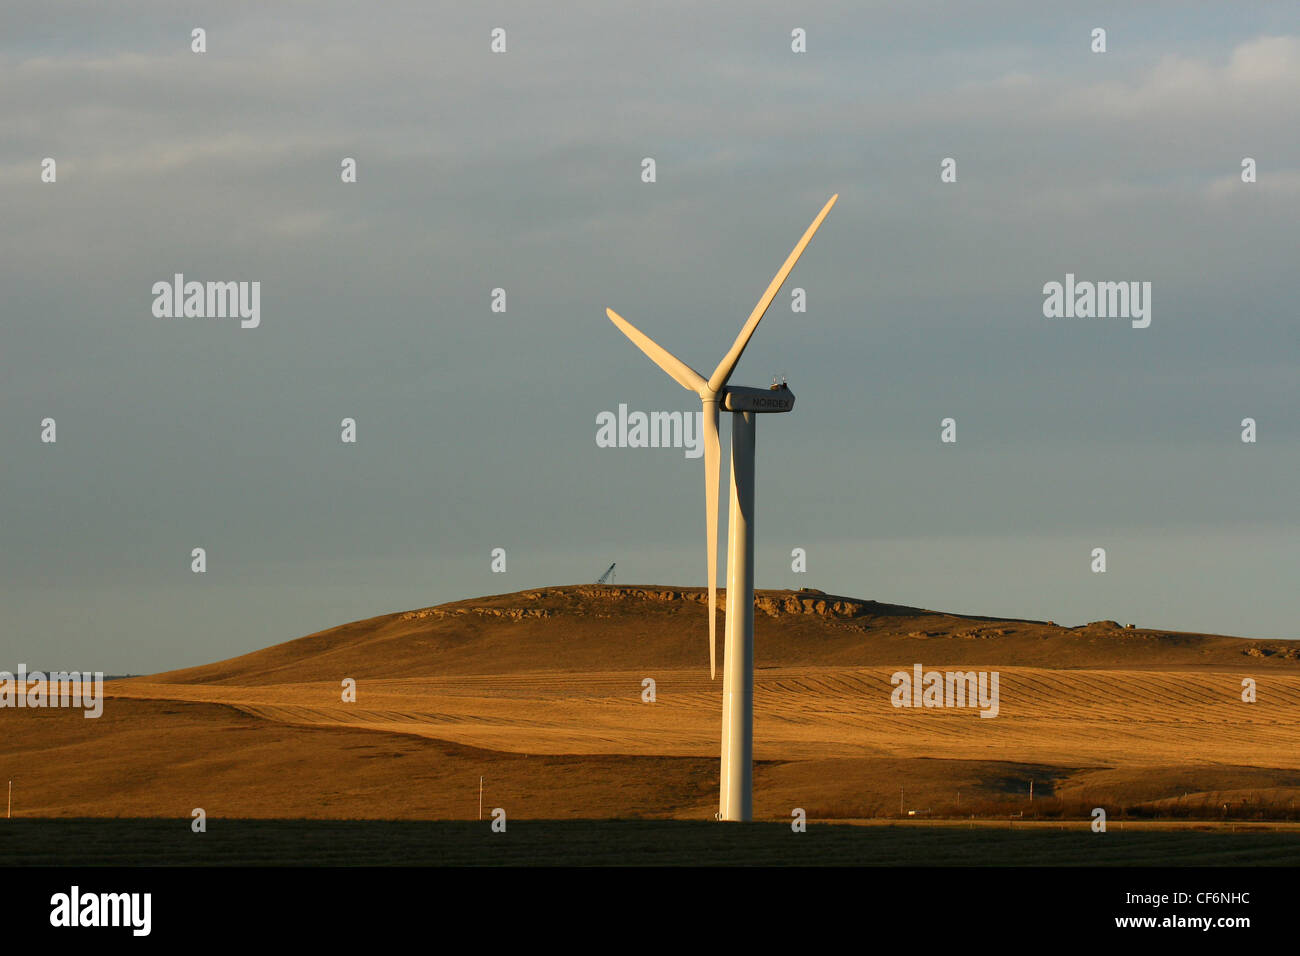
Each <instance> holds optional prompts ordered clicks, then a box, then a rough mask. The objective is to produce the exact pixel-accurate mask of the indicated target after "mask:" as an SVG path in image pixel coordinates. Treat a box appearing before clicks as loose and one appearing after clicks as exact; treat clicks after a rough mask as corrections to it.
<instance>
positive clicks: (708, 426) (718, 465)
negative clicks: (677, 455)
mask: <svg viewBox="0 0 1300 956" xmlns="http://www.w3.org/2000/svg"><path fill="white" fill-rule="evenodd" d="M703 404H704V518H705V521H706V522H707V523H708V527H707V535H708V541H709V680H715V679H716V678H717V676H718V482H719V480H720V479H721V477H722V461H721V452H720V449H719V447H718V445H719V442H718V402H717V400H716V399H714V400H713V401H707V400H706V401H705V402H704V403H703Z"/></svg>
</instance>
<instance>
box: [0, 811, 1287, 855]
mask: <svg viewBox="0 0 1300 956" xmlns="http://www.w3.org/2000/svg"><path fill="white" fill-rule="evenodd" d="M0 832H5V838H4V839H3V840H0V866H5V867H8V866H67V865H75V866H683V865H684V866H712V865H756V866H863V865H877V866H1283V865H1289V866H1295V865H1300V832H1295V831H1289V832H1284V831H1256V832H1249V833H1242V832H1236V833H1233V832H1226V831H1222V830H1219V831H1205V830H1199V831H1198V830H1180V831H1173V832H1170V831H1149V830H1147V831H1144V830H1133V829H1130V830H1128V831H1122V830H1116V829H1114V828H1112V829H1111V831H1110V832H1108V833H1104V834H1095V833H1092V832H1090V831H1089V830H1088V829H1087V827H1086V824H1081V825H1076V827H1075V828H1074V829H1071V830H1068V831H1064V830H1055V829H1046V828H1036V829H1030V828H1028V827H1025V828H1016V829H1011V828H1007V829H1002V828H994V827H976V828H973V829H967V828H964V827H960V826H956V827H953V826H948V827H943V826H911V825H909V826H851V825H833V824H811V825H810V826H809V827H808V831H807V832H806V833H794V832H792V831H791V829H790V826H789V825H788V824H784V823H754V824H746V825H743V826H740V825H727V826H721V825H718V824H716V823H703V822H701V823H695V822H680V821H582V820H578V821H537V820H523V821H518V822H512V823H510V824H509V827H508V831H507V832H506V833H492V832H491V830H490V829H489V825H488V824H487V823H486V822H484V823H465V822H424V821H418V822H412V821H317V820H209V821H208V832H206V833H192V832H191V831H190V823H189V821H188V820H184V819H180V820H139V819H131V820H125V819H119V820H104V819H98V820H66V819H60V820H33V819H25V820H10V821H4V823H3V831H0Z"/></svg>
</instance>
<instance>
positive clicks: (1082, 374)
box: [0, 0, 1300, 673]
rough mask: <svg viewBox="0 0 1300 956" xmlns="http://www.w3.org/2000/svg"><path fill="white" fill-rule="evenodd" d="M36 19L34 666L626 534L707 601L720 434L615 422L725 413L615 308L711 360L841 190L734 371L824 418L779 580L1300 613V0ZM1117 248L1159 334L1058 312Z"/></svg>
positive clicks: (787, 491) (119, 656) (3, 364)
mask: <svg viewBox="0 0 1300 956" xmlns="http://www.w3.org/2000/svg"><path fill="white" fill-rule="evenodd" d="M0 19H2V21H3V22H2V23H0V27H2V29H0V35H2V36H3V38H4V39H3V41H0V43H2V45H0V77H3V82H2V83H0V129H2V130H3V136H0V209H3V216H2V217H0V253H2V254H0V279H2V281H3V288H4V298H3V303H4V304H3V309H0V449H3V465H2V466H0V542H2V546H0V607H3V613H2V614H0V669H8V670H14V669H16V668H17V666H18V665H19V664H20V663H25V664H27V665H28V666H29V667H45V668H54V667H65V668H80V669H86V670H90V669H98V670H104V671H107V672H109V673H149V672H155V671H160V670H166V669H171V668H176V667H182V666H188V665H193V664H199V663H204V662H207V661H212V660H218V659H222V658H226V657H230V656H233V655H236V654H241V653H246V652H248V651H251V650H255V649H257V648H260V647H265V646H268V645H271V644H275V643H279V642H281V641H285V640H290V639H292V638H295V637H299V636H302V635H304V634H308V633H312V632H314V631H317V630H320V629H323V628H327V627H331V626H333V625H336V624H341V623H344V622H347V621H351V620H356V619H360V618H365V617H370V616H374V615H379V614H385V613H389V612H394V611H401V610H406V609H410V608H414V607H423V606H428V605H432V604H438V603H442V602H445V601H453V600H461V599H465V598H471V597H475V596H480V595H486V594H495V593H503V592H510V591H517V590H522V589H526V588H532V587H538V586H543V585H555V584H571V583H582V582H589V581H593V580H595V579H596V577H597V576H599V575H600V574H601V573H602V572H603V571H604V570H605V568H606V567H608V565H609V564H610V563H611V562H617V581H618V582H619V583H630V584H634V583H653V584H674V585H696V586H699V585H703V584H704V583H705V580H706V579H705V561H704V533H703V532H704V528H703V513H704V506H703V488H702V484H703V462H702V460H701V459H699V458H689V457H687V456H686V454H685V453H684V451H683V450H682V449H679V448H630V447H621V448H602V447H599V446H598V445H597V443H596V433H597V421H596V420H597V416H598V415H599V414H600V413H601V412H603V411H614V412H617V410H618V408H619V405H620V404H625V405H626V406H627V407H628V408H629V409H631V410H643V411H647V412H648V411H655V410H660V411H672V410H680V411H684V412H685V411H694V410H696V409H698V407H699V404H698V400H697V399H696V398H695V397H694V396H693V395H692V394H690V393H688V392H686V391H684V390H682V389H681V388H680V387H679V386H677V385H676V384H675V383H674V382H673V381H672V380H671V379H669V378H668V377H667V376H666V375H665V374H664V373H663V372H661V371H660V370H659V369H658V368H656V367H655V366H654V365H653V364H652V363H651V362H650V361H649V360H648V359H646V358H645V356H643V355H642V354H641V353H640V352H639V351H638V350H637V349H636V348H635V347H633V346H632V344H631V343H630V342H628V341H627V340H626V339H625V338H624V337H623V336H622V335H621V334H620V333H619V332H618V330H617V329H616V328H615V327H614V326H613V325H611V324H610V322H609V321H608V320H607V319H606V317H605V314H604V310H605V308H606V307H607V306H608V307H613V308H614V309H616V310H617V311H619V312H620V313H621V314H622V315H623V316H625V317H626V318H627V319H628V320H629V321H631V322H633V323H634V324H636V325H637V326H638V327H640V328H641V329H642V330H643V331H644V332H646V334H648V335H650V336H651V337H652V338H654V339H655V340H656V341H658V342H660V343H661V344H662V345H664V346H665V347H666V348H668V349H670V350H671V351H673V352H674V353H675V354H677V355H678V356H680V357H681V358H682V359H683V360H684V361H686V362H688V363H689V364H691V365H693V366H695V367H696V368H698V369H700V370H702V371H703V372H705V373H706V374H707V373H708V372H709V371H711V370H712V368H713V366H714V365H715V364H716V363H717V362H718V360H719V359H720V358H721V356H722V354H723V353H724V352H725V350H726V349H727V347H728V346H729V345H730V343H731V341H732V339H733V338H734V336H735V335H736V333H737V332H738V330H739V329H740V326H741V325H742V324H743V322H744V321H745V319H746V317H748V315H749V313H750V310H751V309H752V308H753V306H754V303H755V302H756V301H757V299H758V297H759V296H760V294H761V293H762V292H763V290H764V289H765V287H766V286H767V284H768V282H769V281H770V280H771V278H772V276H773V274H774V273H775V272H776V270H777V268H778V267H779V266H780V264H781V263H782V261H783V260H784V259H785V257H786V255H787V254H788V253H789V251H790V249H791V248H792V247H793V245H794V244H795V242H796V241H797V240H798V238H799V236H800V235H801V234H802V232H803V230H804V229H805V228H807V225H808V223H809V222H811V220H812V218H813V217H814V215H815V214H816V213H817V211H818V210H819V209H820V208H821V206H822V205H823V203H825V201H826V199H827V198H828V197H829V196H830V195H831V194H832V193H838V194H839V196H840V199H839V202H838V204H837V205H836V207H835V208H834V210H833V211H832V212H831V214H830V216H829V217H828V219H827V220H826V222H825V224H824V225H823V226H822V228H821V230H820V231H819V233H818V234H817V236H816V238H815V239H814V240H813V242H812V244H811V246H810V247H809V248H808V250H807V252H806V253H805V254H804V256H803V258H802V260H801V261H800V263H799V265H798V266H797V268H796V269H795V271H794V273H793V275H792V276H791V278H790V280H789V281H788V282H787V284H786V287H785V288H784V289H783V290H782V292H781V293H780V294H779V295H778V296H777V298H776V300H775V302H774V304H773V305H772V307H771V309H770V310H769V311H768V313H767V315H766V317H765V319H764V321H763V323H762V325H761V326H760V327H759V329H758V332H757V333H756V335H755V337H754V339H753V340H752V342H751V344H750V346H749V348H748V350H747V351H746V352H745V355H744V357H743V359H742V360H741V363H740V365H739V367H738V369H737V373H736V374H735V376H734V377H733V379H732V381H733V383H735V384H748V385H757V386H765V385H767V384H768V383H769V382H771V381H772V376H773V375H785V376H786V377H787V378H788V380H789V382H790V385H791V387H792V389H793V390H794V392H795V394H796V396H797V398H798V403H797V405H796V407H795V409H794V411H793V413H792V414H790V415H767V416H763V417H762V418H761V419H760V421H759V425H758V436H757V448H758V483H757V489H758V490H757V520H756V554H757V557H756V561H757V579H756V584H757V586H758V587H760V588H786V587H814V588H820V589H822V590H825V591H829V592H832V593H838V594H845V595H850V596H854V597H864V598H872V599H876V600H881V601H888V602H893V603H902V604H911V605H918V606H922V607H928V608H935V609H939V610H947V611H955V612H962V613H972V614H982V615H999V616H1013V617H1029V618H1034V619H1041V620H1054V621H1056V622H1058V623H1062V624H1069V625H1075V624H1081V623H1086V622H1088V621H1093V620H1100V619H1114V620H1118V621H1120V622H1121V623H1136V624H1138V625H1139V626H1144V627H1158V628H1169V629H1178V630H1190V631H1202V632H1213V633H1228V634H1239V635H1244V636H1250V637H1260V638H1294V637H1297V636H1300V634H1298V632H1297V624H1296V621H1297V615H1296V603H1297V593H1298V592H1297V588H1296V586H1295V582H1296V578H1297V570H1298V569H1300V544H1298V543H1297V542H1298V541H1300V537H1298V536H1297V532H1298V531H1300V513H1298V510H1297V495H1296V489H1297V475H1298V474H1300V443H1298V442H1297V439H1298V438H1300V421H1298V420H1297V414H1296V409H1297V402H1296V397H1297V388H1298V386H1300V374H1298V371H1300V361H1298V358H1297V356H1298V355H1300V349H1298V344H1300V336H1298V334H1297V315H1296V303H1297V295H1296V282H1297V278H1296V223H1297V222H1300V95H1298V93H1300V7H1297V6H1296V5H1295V4H1287V3H1253V4H1252V3H1243V4H1231V5H1230V4H1198V3H1159V2H1153V3H1144V4H1140V5H1135V4H1129V3H1087V4H1083V3H1077V4H1041V3H1032V2H1024V3H1020V2H1016V3H990V4H980V5H972V4H964V3H948V4H939V3H924V2H921V3H913V4H878V3H862V2H854V3H849V2H843V3H840V2H835V3H806V4H798V5H793V4H779V3H762V2H760V3H746V4H738V3H718V4H708V5H700V4H692V3H676V2H673V3H647V4H637V5H625V4H609V3H604V2H574V3H565V4H561V5H554V6H553V5H538V4H525V3H518V4H501V3H495V4H494V3H482V4H471V5H452V4H428V3H398V2H395V3H385V4H374V5H358V4H345V3H328V2H318V3H317V2H314V3H223V4H200V3H172V2H168V3H163V2H157V3H126V4H113V5H103V4H97V3H61V4H48V3H43V2H41V3H38V2H30V0H10V2H7V3H6V4H5V10H4V12H3V14H0ZM196 27H201V28H203V29H204V30H205V31H206V43H207V48H206V52H204V53H195V52H193V51H192V50H191V36H192V34H191V31H192V30H193V29H194V28H196ZM498 27H499V28H502V29H504V30H505V42H506V50H505V52H504V53H494V52H492V50H491V42H492V36H491V35H492V31H493V30H494V29H495V28H498ZM1097 27H1100V28H1103V29H1105V30H1106V46H1107V49H1106V52H1104V53H1096V52H1093V51H1092V45H1093V40H1092V31H1093V29H1094V28H1097ZM796 28H797V29H802V30H804V31H805V32H806V46H807V52H804V53H795V52H793V51H792V49H791V44H792V39H791V32H792V31H793V30H795V29H796ZM46 157H50V158H53V159H55V161H56V164H57V165H56V176H57V178H56V181H55V182H52V183H51V182H43V181H42V160H43V159H44V158H46ZM345 157H351V158H353V159H355V160H356V164H357V177H356V179H357V181H356V182H355V183H344V182H343V181H342V177H341V163H342V161H343V159H344V158H345ZM647 157H649V158H652V159H654V161H655V181H654V182H645V181H643V160H644V159H645V158H647ZM949 157H950V158H952V159H954V160H955V161H956V181H955V182H941V177H940V164H941V161H942V160H944V159H945V158H949ZM1244 157H1251V158H1253V159H1254V160H1255V161H1256V164H1257V181H1256V182H1254V183H1243V182H1242V178H1241V164H1242V160H1243V158H1244ZM175 273H183V274H184V275H185V277H186V279H187V280H198V281H247V282H252V281H257V282H259V283H260V290H261V309H260V324H259V325H258V326H257V327H256V328H241V325H240V322H239V320H238V319H230V318H194V317H190V318H185V317H181V318H160V317H157V316H156V315H155V314H154V311H153V309H152V304H153V299H154V296H153V293H152V287H153V285H154V283H156V282H159V281H170V280H171V278H172V276H173V275H174V274H175ZM1067 274H1074V275H1075V276H1077V278H1078V279H1079V280H1091V281H1137V282H1150V283H1151V288H1152V293H1151V323H1150V325H1149V326H1148V327H1146V328H1134V327H1132V325H1131V323H1130V322H1129V321H1127V320H1125V319H1113V318H1112V319H1100V318H1070V319H1065V318H1047V317H1045V316H1044V313H1043V303H1044V293H1043V287H1044V285H1045V284H1046V283H1049V282H1053V281H1056V282H1064V281H1065V277H1066V275H1067ZM796 287H798V288H802V289H803V290H805V294H806V303H807V308H806V311H804V312H796V311H794V310H793V308H792V298H791V290H792V289H794V288H796ZM498 288H500V289H504V290H505V293H506V299H505V301H506V307H505V311H504V312H500V311H493V310H492V290H493V289H498ZM723 417H724V423H723V443H724V449H725V448H726V447H727V446H726V443H727V441H728V434H729V424H728V423H727V422H726V421H725V419H726V417H727V416H725V415H724V416H723ZM949 417H951V418H953V419H954V420H955V421H956V437H957V440H956V442H955V443H944V442H942V441H941V440H940V423H941V421H942V420H943V419H945V418H949ZM1247 417H1250V418H1253V419H1255V421H1256V423H1257V425H1256V427H1257V440H1256V441H1255V442H1254V443H1244V442H1243V441H1242V440H1241V435H1242V425H1241V422H1242V419H1243V418H1247ZM46 418H53V419H54V420H55V422H56V441H54V442H53V443H50V442H47V441H42V424H41V423H42V421H43V420H44V419H46ZM344 418H353V419H355V421H356V422H357V435H356V437H357V441H356V442H355V443H345V442H343V441H341V438H340V436H341V424H340V423H341V421H342V420H343V419H344ZM724 461H725V451H724ZM725 500H726V499H725V497H724V498H723V501H724V502H725ZM722 533H723V535H724V536H725V517H724V518H723V529H722ZM724 540H725V539H724ZM199 547H201V548H203V549H204V550H205V553H206V561H207V565H206V571H204V572H203V573H195V572H194V571H193V570H192V560H193V559H192V557H191V555H192V551H193V549H194V548H199ZM496 548H501V549H504V552H505V571H504V572H494V571H493V570H492V563H493V558H492V554H493V549H496ZM795 548H802V549H804V552H805V553H806V556H807V557H806V563H807V570H806V572H804V573H799V572H797V571H795V570H793V569H792V556H791V555H792V551H793V550H794V549H795ZM1095 548H1104V549H1105V552H1106V570H1105V572H1104V573H1097V572H1094V571H1093V569H1092V568H1093V563H1094V559H1093V550H1094V549H1095ZM723 550H724V554H725V547H724V549H723ZM722 574H723V572H722V571H721V570H720V577H721V576H722ZM700 627H701V645H700V646H701V650H702V652H703V650H704V648H705V646H706V644H707V637H706V633H707V632H706V629H705V624H704V620H703V616H701V624H700ZM759 651H760V654H761V648H760V649H759ZM702 659H703V657H702ZM539 666H540V664H539Z"/></svg>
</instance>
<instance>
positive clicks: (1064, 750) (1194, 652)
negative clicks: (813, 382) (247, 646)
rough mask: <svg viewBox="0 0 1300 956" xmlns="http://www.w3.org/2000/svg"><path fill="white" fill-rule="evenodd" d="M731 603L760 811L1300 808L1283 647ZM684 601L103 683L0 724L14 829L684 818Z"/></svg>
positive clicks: (489, 618) (358, 626) (696, 628)
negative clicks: (265, 821) (902, 688)
mask: <svg viewBox="0 0 1300 956" xmlns="http://www.w3.org/2000/svg"><path fill="white" fill-rule="evenodd" d="M757 603H758V607H759V613H758V614H757V615H756V617H757V621H756V662H757V676H756V690H755V701H756V703H755V711H756V717H755V741H756V742H755V755H756V759H757V761H758V765H757V767H756V770H755V813H756V816H758V817H760V818H768V819H782V818H783V819H787V820H788V819H789V816H790V812H791V809H792V808H794V807H802V808H804V809H805V810H806V811H807V813H808V816H809V818H810V819H812V820H817V819H862V818H868V819H870V818H881V817H884V816H894V817H897V816H898V814H899V811H900V789H901V791H902V798H901V801H902V808H903V809H904V810H907V809H916V810H919V811H928V813H929V815H932V816H934V817H941V816H949V817H952V816H968V815H969V814H970V813H977V814H979V815H981V816H984V817H992V816H1005V815H1007V814H1013V813H1019V812H1024V813H1025V818H1026V820H1028V819H1029V818H1032V817H1033V816H1035V815H1039V816H1043V815H1047V816H1054V815H1059V814H1065V815H1067V816H1074V817H1078V816H1080V815H1082V814H1085V813H1086V811H1087V809H1088V808H1090V807H1093V806H1104V807H1106V808H1107V810H1108V813H1110V814H1112V818H1114V817H1115V815H1120V816H1128V817H1129V818H1130V819H1132V818H1133V817H1134V816H1140V815H1145V814H1151V815H1160V816H1178V815H1186V816H1190V817H1194V818H1202V819H1213V818H1218V817H1225V816H1226V817H1227V818H1235V819H1252V818H1263V817H1272V818H1281V817H1285V816H1287V814H1288V813H1289V812H1290V811H1291V810H1292V809H1295V810H1297V811H1300V720H1297V714H1298V713H1300V655H1297V647H1300V645H1297V644H1294V643H1291V642H1285V641H1273V642H1270V641H1251V640H1244V639H1239V638H1229V637H1218V636H1213V635H1194V634H1178V633H1171V632H1167V631H1160V630H1151V629H1124V628H1121V627H1118V626H1117V625H1114V624H1113V623H1109V622H1101V623H1098V624H1095V625H1089V626H1087V627H1081V628H1073V629H1069V628H1062V627H1057V626H1056V625H1053V624H1049V623H1044V622H1033V621H1016V620H1000V619H993V618H975V617H969V616H959V615H952V614H940V613H936V612H930V611H924V610H920V609H915V608H903V607H898V606H894V605H884V604H877V603H875V602H870V601H859V600H856V599H847V598H836V597H832V596H827V595H821V594H820V593H802V592H788V591H787V592H760V593H759V595H758V597H757ZM702 604H703V593H702V592H701V591H700V590H699V589H680V588H675V589H669V588H637V587H625V586H620V587H565V588H548V589H544V590H538V591H529V592H522V593H519V594H509V595H500V596H495V597H490V598H482V599H477V600H473V601H463V602H458V603H455V604H450V605H443V606H441V607H439V608H426V609H423V610H420V611H413V612H406V613H404V614H394V615H387V616H384V617H378V618H371V619H369V620H365V621H358V622H354V623H351V624H346V625H343V626H341V627H337V628H333V629H331V630H328V631H323V632H321V633H319V634H315V635H311V636H309V637H305V638H301V639H300V640H296V641H290V642H288V643H286V644H280V645H276V646H274V647H271V648H267V649H265V650H262V651H258V652H255V653H253V654H248V655H245V656H243V657H239V658H234V659H232V660H228V661H222V662H219V663H215V664H210V665H206V666H203V667H197V668H191V669H188V670H183V671H174V672H171V673H166V674H158V675H153V676H151V677H147V678H132V679H129V680H121V681H112V682H110V683H109V684H107V685H106V688H105V690H106V694H107V697H108V699H107V701H106V703H105V708H104V715H103V717H101V718H100V719H98V720H86V719H84V718H83V717H82V716H81V713H80V711H76V710H12V709H6V710H4V711H0V721H2V722H3V729H4V733H3V734H0V779H10V778H12V779H13V781H14V815H15V816H23V817H86V816H111V817H117V816H123V817H188V816H189V815H190V811H191V809H192V808H194V807H203V808H204V809H205V810H206V811H207V813H208V815H209V817H249V818H254V817H260V818H266V817H281V818H284V817H305V818H338V819H474V818H476V817H477V815H478V786H479V777H480V776H482V777H484V778H485V797H484V801H485V807H486V808H487V809H488V810H489V811H490V810H491V808H493V807H497V806H500V807H504V808H506V810H507V813H508V814H509V815H510V817H511V818H512V819H527V818H538V819H566V818H602V817H667V818H683V819H709V818H711V817H712V815H713V812H714V810H715V809H716V802H717V783H718V749H719V736H720V725H719V718H720V706H721V704H720V694H721V680H720V679H719V680H718V681H717V682H711V681H710V680H709V677H708V670H707V667H708V651H707V646H706V640H707V628H706V620H705V611H704V609H703V606H702ZM719 634H721V627H719ZM719 651H721V648H719ZM916 662H920V663H922V664H924V665H925V667H926V668H927V669H939V670H947V669H958V668H960V669H965V670H971V669H981V670H990V669H994V670H998V671H999V672H1000V674H1001V687H1000V691H1001V693H1000V697H1001V707H1000V713H999V715H998V717H997V718H995V719H992V720H989V719H981V718H980V717H979V716H978V711H977V710H974V709H967V710H945V709H938V710H909V709H895V708H894V707H892V706H891V704H890V692H891V689H892V688H891V686H890V674H891V673H892V672H894V671H895V670H910V668H911V665H912V664H913V663H916ZM347 677H351V678H354V679H356V681H357V702H356V703H354V704H345V703H342V702H341V700H340V689H341V688H340V683H341V681H342V680H343V679H344V678H347ZM647 677H649V678H653V679H654V680H655V682H656V695H657V699H656V701H655V702H654V703H653V704H650V703H643V702H642V700H641V682H642V679H643V678H647ZM1245 677H1250V678H1253V679H1254V680H1255V681H1256V682H1257V684H1258V697H1259V699H1258V702H1256V703H1253V704H1246V703H1243V702H1242V701H1241V698H1240V694H1241V681H1242V679H1243V678H1245ZM1030 780H1033V781H1034V794H1035V802H1034V804H1032V805H1031V804H1030V803H1029V799H1028V788H1029V781H1030ZM1225 805H1226V806H1227V808H1228V809H1227V810H1226V811H1225V810H1224V806H1225ZM1297 815H1300V813H1298V814H1297Z"/></svg>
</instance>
